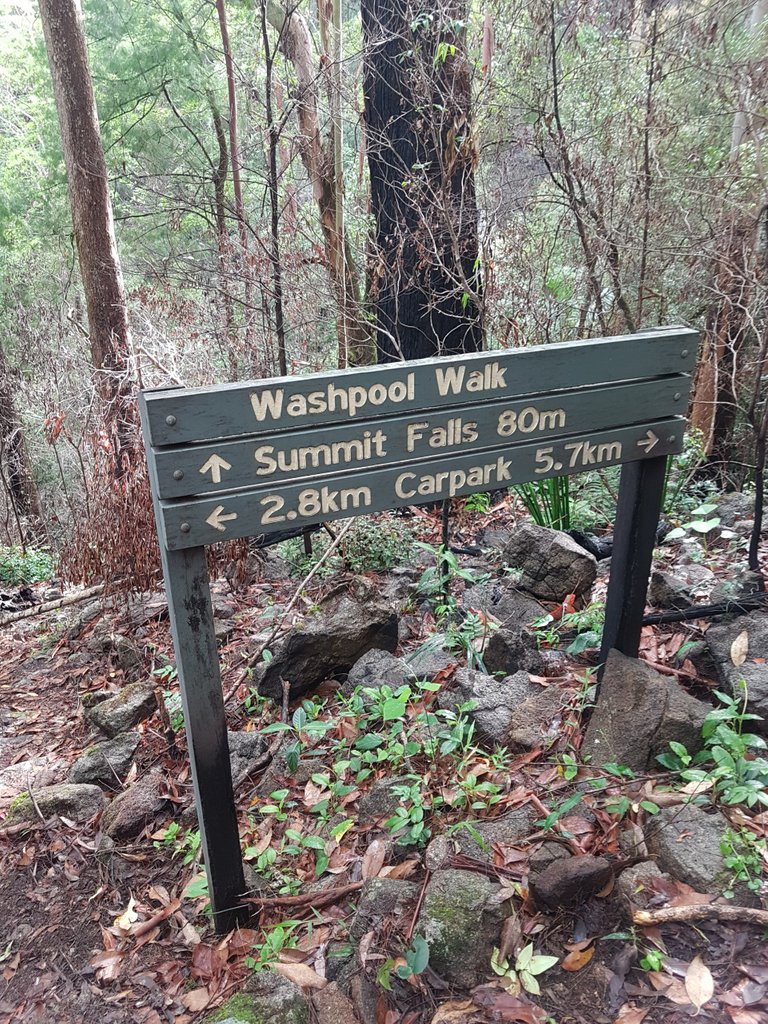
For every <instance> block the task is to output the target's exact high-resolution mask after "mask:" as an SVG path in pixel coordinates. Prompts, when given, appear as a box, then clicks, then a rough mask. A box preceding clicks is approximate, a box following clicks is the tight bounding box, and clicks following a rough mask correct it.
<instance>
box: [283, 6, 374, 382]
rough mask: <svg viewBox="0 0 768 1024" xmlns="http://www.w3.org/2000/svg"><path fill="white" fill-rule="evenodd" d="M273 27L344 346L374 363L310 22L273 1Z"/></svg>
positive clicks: (353, 359)
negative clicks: (325, 132) (326, 129)
mask: <svg viewBox="0 0 768 1024" xmlns="http://www.w3.org/2000/svg"><path fill="white" fill-rule="evenodd" d="M267 17H268V19H269V23H270V25H272V27H273V28H274V29H275V30H276V31H277V32H278V33H279V34H280V49H281V50H282V52H283V54H284V55H285V58H286V59H287V60H288V61H290V63H291V64H292V65H293V69H294V71H295V73H296V79H297V89H296V97H295V102H296V114H297V118H298V125H299V138H298V144H299V152H300V154H301V161H302V163H303V164H304V168H305V170H306V172H307V175H308V176H309V180H310V182H311V184H312V192H313V194H314V198H315V201H316V202H317V205H318V209H319V211H320V227H321V229H322V232H323V241H324V245H325V261H326V264H327V266H328V273H329V276H330V278H331V285H332V287H333V292H334V295H335V298H336V303H337V306H338V311H339V312H338V318H337V333H338V338H339V346H340V348H341V347H345V348H346V351H347V356H348V360H349V362H350V363H354V364H360V363H368V362H372V361H373V353H372V351H371V348H372V346H371V333H370V328H369V326H368V323H367V321H366V319H365V316H364V313H363V309H362V306H361V303H360V287H359V281H358V275H357V272H356V270H355V266H354V263H353V262H352V259H351V258H350V254H349V248H348V246H347V240H346V237H345V235H344V232H343V230H342V226H341V225H340V224H339V222H338V219H337V213H338V210H337V203H336V190H337V182H336V176H335V173H334V159H333V150H332V148H331V147H330V146H329V145H328V144H326V142H325V141H324V140H323V136H322V133H321V131H320V118H319V115H318V109H317V93H318V79H319V70H318V68H317V67H316V62H315V58H314V52H313V47H312V37H311V35H310V32H309V28H308V26H307V23H306V21H305V20H304V18H303V17H302V15H301V14H299V13H298V11H296V10H291V11H286V10H285V8H283V7H282V6H281V4H280V3H278V2H277V0H267Z"/></svg>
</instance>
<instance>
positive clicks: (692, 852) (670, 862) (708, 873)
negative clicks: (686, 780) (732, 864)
mask: <svg viewBox="0 0 768 1024" xmlns="http://www.w3.org/2000/svg"><path fill="white" fill-rule="evenodd" d="M729 827H730V826H729V823H728V821H727V819H726V818H724V817H723V815H722V814H721V813H720V812H719V811H714V810H711V811H709V813H708V812H707V811H705V810H703V808H701V807H697V806H696V804H683V805H682V806H679V807H663V808H662V809H661V810H660V811H659V813H658V814H655V815H654V816H653V819H652V821H650V822H649V824H648V825H647V826H646V835H647V839H648V846H649V848H650V849H651V851H652V852H653V853H654V854H655V856H656V863H657V865H658V867H659V869H660V870H661V871H666V872H669V874H670V875H672V876H673V877H674V878H676V879H677V880H678V882H685V883H686V885H690V886H693V888H694V889H696V890H697V891H698V892H714V893H720V892H722V891H723V889H724V888H725V887H726V885H727V882H728V880H729V876H728V871H727V868H726V866H725V861H724V860H723V854H722V852H721V850H720V841H721V840H722V838H723V836H724V835H725V831H726V829H727V828H729Z"/></svg>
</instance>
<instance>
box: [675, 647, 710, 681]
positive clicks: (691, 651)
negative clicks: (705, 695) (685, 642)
mask: <svg viewBox="0 0 768 1024" xmlns="http://www.w3.org/2000/svg"><path fill="white" fill-rule="evenodd" d="M684 661H690V663H691V664H692V665H693V667H694V668H695V669H696V672H697V673H698V674H699V675H700V676H703V677H704V678H705V679H716V678H717V665H716V663H715V659H714V658H713V657H712V654H711V652H710V650H709V646H708V645H707V642H706V640H694V641H692V642H691V644H690V646H687V647H686V648H685V649H684V650H683V652H682V655H680V654H676V655H675V664H676V665H682V663H683V662H684Z"/></svg>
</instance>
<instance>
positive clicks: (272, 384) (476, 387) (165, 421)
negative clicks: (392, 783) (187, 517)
mask: <svg viewBox="0 0 768 1024" xmlns="http://www.w3.org/2000/svg"><path fill="white" fill-rule="evenodd" d="M697 339H698V335H697V333H696V331H693V330H690V329H689V328H686V327H668V328H662V329H659V330H654V331H646V332H642V333H638V334H633V335H628V336H622V337H615V338H589V339H585V340H583V341H569V342H561V343H558V344H554V345H536V346H531V347H530V348H524V349H511V350H510V349H505V350H501V351H496V352H478V353H475V354H472V355H459V356H449V357H447V358H446V357H442V358H436V359H421V360H414V361H411V362H407V363H387V364H385V365H382V366H366V367H362V368H355V369H351V370H344V371H338V370H337V371H334V372H333V373H321V374H308V375H307V376H303V377H276V378H273V379H271V380H266V381H265V380H258V381H251V382H244V383H243V382H238V383H236V384H223V385H216V386H213V387H205V388H173V389H168V390H162V391H157V392H147V393H145V400H146V424H147V433H148V440H149V442H150V444H151V445H153V446H154V447H164V446H167V445H173V444H185V443H190V442H192V443H194V442H201V441H211V440H217V439H220V438H228V437H241V436H244V435H247V436H254V435H259V434H274V433H275V432H276V431H280V430H290V429H292V428H296V427H306V426H313V427H314V426H327V425H329V424H332V423H349V422H354V421H355V420H358V421H362V420H365V421H369V420H371V419H372V418H375V417H378V416H386V415H390V416H391V415H393V414H398V413H400V414H402V413H407V412H412V411H415V410H429V409H436V408H440V407H441V406H443V405H446V404H450V405H452V406H461V405H462V404H466V405H470V404H477V403H478V402H482V401H484V400H486V399H500V398H515V397H520V396H524V395H534V394H540V393H544V392H551V391H555V390H558V389H560V390H564V389H573V388H581V387H585V386H588V385H594V384H596V383H598V382H600V383H606V384H608V383H616V382H619V381H631V380H643V379H649V378H657V377H664V376H667V375H670V374H680V373H690V372H691V371H692V369H693V366H694V362H695V358H696V350H697Z"/></svg>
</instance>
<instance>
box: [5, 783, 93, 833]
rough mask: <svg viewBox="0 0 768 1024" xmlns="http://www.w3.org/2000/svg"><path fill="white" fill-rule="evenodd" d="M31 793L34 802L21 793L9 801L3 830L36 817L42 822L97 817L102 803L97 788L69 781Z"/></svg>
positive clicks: (26, 794)
mask: <svg viewBox="0 0 768 1024" xmlns="http://www.w3.org/2000/svg"><path fill="white" fill-rule="evenodd" d="M32 792H33V793H34V797H35V798H34V800H33V799H32V797H31V796H30V795H29V793H22V794H21V795H20V796H17V797H16V799H15V800H13V801H12V803H11V805H10V807H9V808H8V813H7V815H6V817H5V821H4V822H3V826H4V827H7V826H8V825H16V824H19V823H20V822H22V821H40V814H42V816H43V818H44V819H48V818H51V817H53V815H54V814H58V815H61V816H63V817H65V818H70V819H71V820H72V821H78V822H79V821H87V820H88V819H89V818H92V817H93V816H94V814H98V812H99V811H100V810H101V809H102V807H103V806H104V804H105V802H106V800H105V797H104V794H103V793H102V792H101V790H100V789H99V787H98V786H86V785H82V786H80V785H75V784H74V783H72V782H62V783H60V784H59V785H56V786H43V788H42V789H37V790H33V791H32ZM38 809H39V812H40V813H39V814H38Z"/></svg>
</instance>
